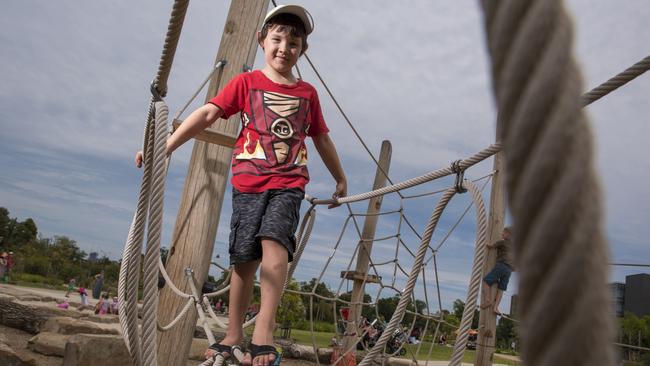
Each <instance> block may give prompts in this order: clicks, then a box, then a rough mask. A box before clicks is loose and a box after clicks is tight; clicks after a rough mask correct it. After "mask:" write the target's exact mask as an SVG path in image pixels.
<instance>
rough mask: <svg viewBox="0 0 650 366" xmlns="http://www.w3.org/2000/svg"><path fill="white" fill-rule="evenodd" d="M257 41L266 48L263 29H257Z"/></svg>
mask: <svg viewBox="0 0 650 366" xmlns="http://www.w3.org/2000/svg"><path fill="white" fill-rule="evenodd" d="M257 43H258V44H259V45H260V47H262V48H264V46H263V43H264V38H263V37H262V32H261V31H257Z"/></svg>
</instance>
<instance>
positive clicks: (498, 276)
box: [481, 227, 514, 315]
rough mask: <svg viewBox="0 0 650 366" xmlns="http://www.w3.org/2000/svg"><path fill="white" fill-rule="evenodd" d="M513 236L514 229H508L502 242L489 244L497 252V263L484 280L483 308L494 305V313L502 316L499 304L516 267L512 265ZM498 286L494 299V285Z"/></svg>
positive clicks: (502, 235)
mask: <svg viewBox="0 0 650 366" xmlns="http://www.w3.org/2000/svg"><path fill="white" fill-rule="evenodd" d="M511 236H512V229H511V228H510V227H506V228H504V229H503V232H502V233H501V240H498V241H496V242H495V243H492V244H487V247H488V249H496V250H497V263H496V264H495V265H494V267H493V268H492V270H490V272H489V273H488V274H487V275H486V276H485V277H484V278H483V286H482V287H483V291H482V293H481V295H482V301H481V308H482V309H485V308H488V307H490V306H492V305H494V307H493V311H494V313H495V314H498V315H500V314H501V311H500V310H499V303H501V297H503V292H504V291H506V290H507V289H508V281H509V280H510V274H512V271H514V266H513V264H512V258H511V253H512V242H511V240H510V237H511ZM495 283H496V284H497V293H496V296H495V297H494V299H493V298H492V285H494V284H495Z"/></svg>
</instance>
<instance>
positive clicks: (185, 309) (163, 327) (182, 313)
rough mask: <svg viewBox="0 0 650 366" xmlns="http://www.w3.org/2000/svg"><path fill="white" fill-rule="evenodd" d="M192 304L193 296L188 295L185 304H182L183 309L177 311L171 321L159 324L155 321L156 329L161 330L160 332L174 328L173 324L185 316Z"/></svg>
mask: <svg viewBox="0 0 650 366" xmlns="http://www.w3.org/2000/svg"><path fill="white" fill-rule="evenodd" d="M192 305H194V298H193V297H189V298H188V299H187V302H186V303H185V306H183V309H181V311H180V312H179V313H178V315H176V317H175V318H174V319H173V320H172V321H171V322H169V324H167V325H160V323H157V329H158V330H159V331H161V332H166V331H168V330H170V329H172V328H174V326H175V325H176V324H177V323H178V322H179V321H180V320H181V319H183V318H184V317H185V315H187V313H188V312H189V311H190V309H191V308H192Z"/></svg>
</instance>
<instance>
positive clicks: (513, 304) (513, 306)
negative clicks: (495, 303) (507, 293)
mask: <svg viewBox="0 0 650 366" xmlns="http://www.w3.org/2000/svg"><path fill="white" fill-rule="evenodd" d="M510 317H513V318H515V319H519V318H518V314H517V294H514V295H512V296H511V297H510Z"/></svg>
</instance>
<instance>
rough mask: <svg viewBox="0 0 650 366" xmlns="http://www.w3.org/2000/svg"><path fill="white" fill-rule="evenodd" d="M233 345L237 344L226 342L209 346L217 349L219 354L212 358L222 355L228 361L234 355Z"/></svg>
mask: <svg viewBox="0 0 650 366" xmlns="http://www.w3.org/2000/svg"><path fill="white" fill-rule="evenodd" d="M233 347H235V346H228V345H225V344H219V343H213V344H211V345H210V347H208V348H209V349H211V350H215V351H217V354H216V355H214V356H212V359H214V358H215V357H217V356H221V357H223V360H224V361H226V360H228V359H229V358H230V357H232V355H233V353H232V348H233ZM236 347H239V346H236ZM226 355H227V356H226Z"/></svg>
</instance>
